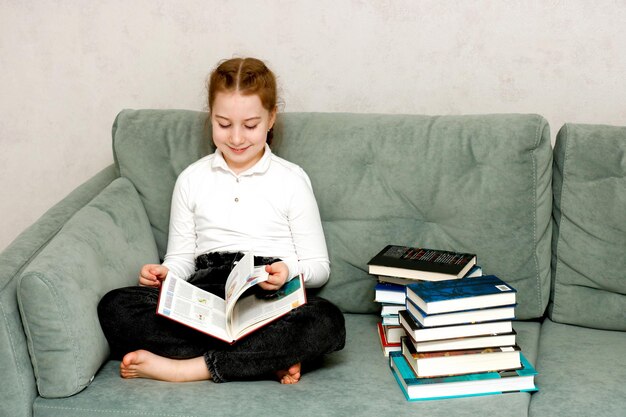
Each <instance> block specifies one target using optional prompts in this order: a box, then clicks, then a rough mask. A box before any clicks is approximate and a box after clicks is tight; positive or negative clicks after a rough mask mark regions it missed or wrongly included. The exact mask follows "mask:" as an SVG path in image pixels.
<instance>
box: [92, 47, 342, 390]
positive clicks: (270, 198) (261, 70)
mask: <svg viewBox="0 0 626 417" xmlns="http://www.w3.org/2000/svg"><path fill="white" fill-rule="evenodd" d="M208 90H209V91H208V107H209V117H210V122H211V127H212V133H213V141H214V143H215V146H216V148H217V149H216V151H215V153H213V154H212V155H209V156H206V157H204V158H202V159H200V160H199V161H197V162H195V163H194V164H192V165H190V166H189V167H188V168H187V169H185V170H184V171H183V172H182V173H181V174H180V176H179V177H178V179H177V181H176V186H175V188H174V193H173V196H172V206H171V217H170V228H169V241H168V248H167V254H166V256H165V261H164V262H163V264H161V265H153V264H149V265H144V267H143V268H142V269H141V272H140V276H139V286H135V287H128V288H121V289H117V290H113V291H111V292H109V293H108V294H106V295H105V296H104V297H103V299H102V300H101V301H100V304H99V305H98V314H99V317H100V323H101V325H102V329H103V331H104V333H105V335H106V337H107V339H108V341H109V344H110V347H111V352H112V356H113V357H117V358H121V360H122V363H121V365H120V374H121V376H122V377H124V378H137V377H139V378H152V379H159V380H165V381H197V380H205V379H212V380H213V381H215V382H225V381H231V380H242V379H258V378H267V377H268V376H271V377H277V378H278V380H279V381H280V382H281V383H287V384H290V383H296V382H298V380H299V379H300V375H301V369H302V368H303V366H304V367H305V368H306V364H307V363H309V362H312V361H315V360H316V359H319V358H320V357H321V356H322V355H324V354H327V353H330V352H333V351H336V350H340V349H342V348H343V346H344V343H345V327H344V319H343V315H342V314H341V312H340V311H339V309H338V308H337V307H336V306H334V305H333V304H331V303H330V302H328V301H326V300H324V299H322V298H319V297H313V296H311V295H309V296H308V297H307V298H308V302H307V304H305V305H304V306H301V307H299V308H297V309H295V310H292V311H291V312H290V313H289V314H287V315H286V316H283V317H282V318H280V319H278V320H276V321H274V322H272V323H271V324H269V325H267V326H265V327H263V328H261V329H259V330H257V331H256V332H254V333H252V334H251V335H249V336H247V337H246V338H244V339H242V340H240V341H238V342H237V343H235V344H234V345H229V344H226V343H224V342H222V341H220V340H218V339H215V338H212V337H209V336H206V335H204V334H203V333H201V332H198V331H196V330H192V329H189V328H187V327H185V326H183V325H180V324H177V323H175V322H173V321H171V320H168V319H166V318H163V317H160V316H157V315H156V305H157V300H158V294H159V288H160V286H161V285H162V283H163V280H165V279H166V278H167V277H168V276H177V277H180V278H185V279H188V281H189V282H193V283H194V284H195V285H197V286H199V287H201V288H203V289H205V290H207V291H210V292H212V293H214V294H216V295H219V296H220V297H224V284H225V281H226V277H227V276H228V273H229V272H230V270H231V269H232V267H233V264H234V263H235V262H236V261H237V260H239V259H241V257H242V256H243V253H242V252H244V251H252V252H253V253H254V254H255V255H257V256H255V264H256V265H266V267H265V269H266V271H267V272H268V273H269V279H268V280H267V281H266V282H263V283H261V284H258V285H259V287H260V288H258V290H259V291H260V292H263V291H265V292H272V291H276V290H278V289H279V288H281V287H282V286H283V284H284V283H285V282H287V281H288V280H290V279H292V278H294V277H296V276H298V275H300V274H302V275H303V276H304V282H305V285H306V286H307V287H309V288H313V287H320V286H322V285H324V284H325V283H326V281H327V280H328V276H329V272H330V269H329V260H328V254H327V250H326V243H325V240H324V234H323V231H322V225H321V220H320V217H319V211H318V208H317V203H316V201H315V197H314V195H313V190H312V188H311V183H310V181H309V178H308V176H307V175H306V173H305V172H304V171H303V170H302V169H301V168H300V167H299V166H297V165H295V164H292V163H290V162H287V161H285V160H284V159H281V158H279V157H277V156H276V155H274V154H273V153H272V151H271V150H270V148H269V146H268V145H269V143H270V141H271V137H272V127H273V126H274V122H275V120H276V111H277V110H276V102H277V91H276V90H277V89H276V79H275V77H274V74H273V73H272V72H271V71H270V70H269V69H268V68H267V67H266V66H265V64H264V63H263V62H262V61H259V60H257V59H253V58H246V59H241V58H237V59H231V60H227V61H224V62H222V63H221V64H220V65H219V66H218V67H217V68H216V69H215V70H214V71H213V72H212V74H211V76H210V79H209V88H208ZM303 363H304V365H303Z"/></svg>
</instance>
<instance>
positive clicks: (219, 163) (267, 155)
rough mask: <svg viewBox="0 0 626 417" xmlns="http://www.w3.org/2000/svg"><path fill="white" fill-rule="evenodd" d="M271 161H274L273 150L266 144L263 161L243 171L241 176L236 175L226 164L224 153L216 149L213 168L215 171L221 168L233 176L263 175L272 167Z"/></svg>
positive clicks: (260, 160)
mask: <svg viewBox="0 0 626 417" xmlns="http://www.w3.org/2000/svg"><path fill="white" fill-rule="evenodd" d="M271 160H272V150H271V149H270V147H269V146H268V145H267V143H266V144H265V151H264V152H263V156H262V157H261V159H259V160H258V161H257V163H256V164H254V165H253V166H252V167H250V168H248V169H247V170H245V171H243V172H242V173H240V174H239V175H237V174H235V173H234V172H233V171H232V170H231V169H230V168H229V167H228V164H227V163H226V160H225V159H224V155H223V154H222V151H220V150H219V149H217V148H216V149H215V157H214V158H213V163H212V165H211V166H212V168H214V169H215V168H219V169H222V170H224V171H227V172H230V173H231V174H233V175H235V176H242V175H254V174H263V173H264V172H266V171H267V170H268V169H269V167H270V163H271Z"/></svg>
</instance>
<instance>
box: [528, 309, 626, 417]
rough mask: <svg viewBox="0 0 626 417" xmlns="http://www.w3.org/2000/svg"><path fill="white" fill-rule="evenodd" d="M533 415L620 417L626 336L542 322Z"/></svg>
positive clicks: (625, 397) (624, 403) (625, 399)
mask: <svg viewBox="0 0 626 417" xmlns="http://www.w3.org/2000/svg"><path fill="white" fill-rule="evenodd" d="M539 339H540V344H539V353H538V359H537V363H536V368H537V371H538V372H539V375H538V376H537V378H536V382H537V386H538V387H539V392H536V393H535V394H533V399H532V401H531V403H530V415H531V416H597V417H604V416H606V417H608V416H623V415H624V410H626V392H625V391H624V384H623V381H624V380H625V379H626V366H624V346H626V333H624V332H619V331H609V330H599V329H589V328H585V327H578V326H572V325H567V324H560V323H555V322H553V321H551V320H549V319H546V320H545V321H544V322H543V324H542V326H541V335H540V338H539Z"/></svg>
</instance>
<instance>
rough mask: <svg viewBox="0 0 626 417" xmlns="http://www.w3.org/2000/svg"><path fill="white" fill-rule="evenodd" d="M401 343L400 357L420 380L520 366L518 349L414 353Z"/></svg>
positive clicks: (405, 341) (493, 348) (513, 347)
mask: <svg viewBox="0 0 626 417" xmlns="http://www.w3.org/2000/svg"><path fill="white" fill-rule="evenodd" d="M401 343H402V354H403V355H404V357H405V358H406V360H407V362H408V363H409V365H411V368H413V371H414V372H415V374H416V375H417V376H418V377H420V378H422V377H432V376H443V375H461V374H472V373H477V372H488V371H499V370H505V369H506V370H509V369H519V368H520V366H521V362H520V348H519V347H518V346H498V347H492V348H483V349H462V350H449V351H436V352H417V351H416V350H415V347H414V346H413V344H412V343H410V342H408V341H407V340H406V338H403V339H402V342H401Z"/></svg>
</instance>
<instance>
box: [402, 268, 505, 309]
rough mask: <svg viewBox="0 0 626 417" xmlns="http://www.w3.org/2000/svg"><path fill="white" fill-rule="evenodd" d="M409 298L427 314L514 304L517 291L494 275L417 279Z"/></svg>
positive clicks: (408, 289) (408, 290)
mask: <svg viewBox="0 0 626 417" xmlns="http://www.w3.org/2000/svg"><path fill="white" fill-rule="evenodd" d="M406 292H407V297H408V298H409V299H410V300H411V301H413V302H414V303H415V304H416V305H417V306H418V307H419V308H420V309H422V311H424V312H425V313H426V314H435V313H446V312H452V311H462V310H471V309H476V308H485V307H496V306H503V305H512V304H515V302H516V293H517V290H515V288H513V287H512V286H510V285H509V284H507V283H506V282H504V281H502V280H501V279H500V278H498V277H497V276H495V275H483V276H480V277H475V278H471V279H460V280H449V281H438V282H431V281H416V282H414V283H411V284H408V285H407V286H406Z"/></svg>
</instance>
